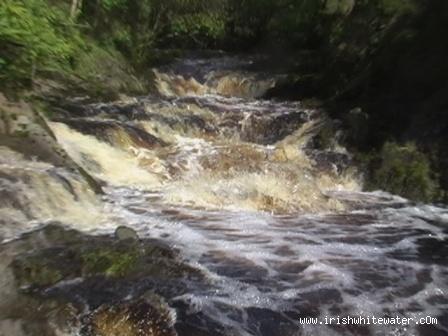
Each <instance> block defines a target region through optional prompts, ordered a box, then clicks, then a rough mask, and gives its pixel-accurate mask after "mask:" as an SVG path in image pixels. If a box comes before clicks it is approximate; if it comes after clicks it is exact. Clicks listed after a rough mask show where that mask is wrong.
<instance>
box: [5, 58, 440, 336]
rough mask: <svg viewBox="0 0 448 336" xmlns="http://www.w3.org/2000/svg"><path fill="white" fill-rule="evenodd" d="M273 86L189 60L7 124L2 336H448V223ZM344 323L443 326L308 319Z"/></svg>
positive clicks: (220, 61) (272, 78)
mask: <svg viewBox="0 0 448 336" xmlns="http://www.w3.org/2000/svg"><path fill="white" fill-rule="evenodd" d="M280 77H281V76H279V75H269V74H263V73H257V72H254V71H252V61H246V60H242V59H239V58H236V57H220V58H209V59H185V60H181V61H178V62H176V63H175V64H173V65H171V66H166V67H162V68H160V69H157V70H156V71H155V78H156V87H157V89H158V90H159V94H158V95H149V96H145V97H135V98H126V99H123V100H122V101H119V102H115V103H107V104H88V103H83V100H82V99H79V100H70V101H66V102H65V103H64V104H63V105H61V107H60V108H59V110H58V113H56V114H54V116H53V117H52V118H51V120H47V121H45V120H43V119H41V118H40V117H39V116H38V115H36V114H34V113H33V112H31V111H28V113H27V114H24V112H23V111H25V110H26V109H27V107H26V106H25V105H23V106H15V105H11V106H9V109H7V110H6V111H2V118H1V122H0V131H1V132H0V133H1V137H0V140H2V141H1V142H0V145H1V146H0V153H1V154H0V193H1V196H0V215H1V217H0V223H1V227H0V239H1V240H2V242H3V243H2V245H1V246H0V254H1V256H2V258H1V261H0V335H8V336H15V335H84V336H87V335H91V336H115V335H120V336H127V335H129V336H133V335H163V336H165V335H179V336H221V335H222V336H289V335H291V336H295V335H391V336H392V335H394V336H398V335H416V336H417V335H421V336H426V335H431V336H433V335H447V334H448V259H447V256H448V210H447V209H445V208H440V207H436V206H432V205H423V204H414V203H412V202H409V201H407V200H405V199H403V198H400V197H396V196H393V195H389V194H387V193H383V192H380V191H378V192H374V193H366V192H362V191H361V189H362V176H360V174H359V173H358V172H357V171H356V169H354V167H353V166H352V164H351V156H350V154H349V153H348V152H347V151H346V149H345V148H343V147H342V146H340V145H339V144H338V141H337V140H338V139H331V140H330V141H329V142H330V143H328V144H326V146H325V147H324V146H322V144H321V143H320V142H322V141H321V140H320V139H321V135H322V130H324V129H325V127H327V125H328V123H329V122H330V120H329V119H328V117H327V116H326V115H325V112H324V111H321V110H319V109H313V108H307V107H306V106H304V105H303V104H301V103H300V102H281V101H274V100H264V99H262V98H261V97H263V95H264V94H265V93H266V92H267V91H268V90H269V89H271V88H273V87H274V86H275V84H276V82H277V80H279V78H280ZM2 99H3V98H2ZM48 127H49V128H48ZM341 136H342V135H341ZM11 139H12V140H11ZM100 189H101V190H102V192H100ZM117 228H118V229H117ZM114 233H115V234H114ZM347 315H349V316H376V317H395V316H400V317H413V318H419V317H426V316H431V317H433V318H437V320H438V324H436V325H415V324H410V325H408V326H403V325H387V326H385V325H318V326H313V325H303V324H300V323H299V318H305V317H313V318H316V317H317V318H322V319H323V318H325V317H326V316H328V317H337V316H340V317H345V316H347Z"/></svg>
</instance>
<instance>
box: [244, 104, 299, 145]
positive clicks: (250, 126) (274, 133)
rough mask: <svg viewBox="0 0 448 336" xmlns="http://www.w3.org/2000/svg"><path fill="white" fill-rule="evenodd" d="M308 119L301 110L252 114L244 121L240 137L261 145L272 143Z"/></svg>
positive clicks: (290, 132)
mask: <svg viewBox="0 0 448 336" xmlns="http://www.w3.org/2000/svg"><path fill="white" fill-rule="evenodd" d="M306 121H308V115H307V114H306V113H305V112H303V111H298V112H291V113H280V114H274V115H267V116H266V115H256V114H252V115H250V116H248V118H247V119H246V120H245V121H244V123H243V127H242V135H241V138H242V140H244V141H249V142H255V143H259V144H263V145H269V144H273V143H275V142H277V141H279V140H282V139H284V138H285V137H286V136H288V135H290V134H292V133H293V132H294V131H296V130H297V129H298V128H299V127H300V125H303V124H304V123H305V122H306Z"/></svg>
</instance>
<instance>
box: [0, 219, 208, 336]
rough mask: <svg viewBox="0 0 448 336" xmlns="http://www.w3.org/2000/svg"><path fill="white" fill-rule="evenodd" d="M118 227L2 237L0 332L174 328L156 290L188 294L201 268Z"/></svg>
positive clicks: (146, 335)
mask: <svg viewBox="0 0 448 336" xmlns="http://www.w3.org/2000/svg"><path fill="white" fill-rule="evenodd" d="M117 231H118V233H117V234H116V237H114V236H87V235H84V234H82V233H80V232H78V231H75V230H68V229H65V228H63V227H61V226H59V225H57V224H56V223H55V224H52V225H49V226H47V227H45V228H43V229H40V230H36V231H34V232H30V233H27V234H24V235H23V236H22V237H21V238H20V239H17V240H15V241H11V242H8V243H6V244H3V245H0V254H1V255H2V256H3V260H2V261H0V294H1V296H2V300H0V335H3V334H4V335H8V336H10V335H14V336H16V335H22V334H23V335H31V336H38V335H39V336H56V335H61V334H75V333H76V332H74V331H73V332H72V330H75V329H76V330H78V329H82V330H83V332H84V333H83V334H82V335H89V336H102V335H107V336H114V335H120V336H134V335H135V336H171V335H176V333H175V331H174V329H173V325H174V319H175V318H174V315H172V313H171V311H170V308H169V306H168V304H167V303H166V302H165V299H163V298H162V297H159V296H158V295H156V294H153V293H152V291H153V290H154V291H157V293H159V294H161V295H163V296H164V297H168V298H171V297H176V296H179V295H183V294H185V293H186V291H187V289H186V288H187V287H186V284H187V283H188V282H189V281H200V282H201V283H202V282H203V276H202V274H201V273H200V272H199V271H198V270H196V269H194V268H192V267H191V266H189V265H187V264H186V263H184V262H183V261H182V260H181V259H180V257H179V255H178V253H177V252H176V251H173V250H172V249H171V248H169V247H168V246H166V245H164V244H163V243H161V242H158V241H155V240H151V239H140V240H139V239H138V237H137V236H136V233H135V232H134V231H133V230H132V229H129V228H127V227H120V228H118V229H117ZM117 238H118V239H117ZM136 238H137V239H136ZM204 283H205V282H204ZM148 291H151V292H150V293H148ZM89 311H92V313H89V314H88V315H87V317H85V316H84V317H83V315H84V314H85V313H86V312H89ZM30 330H32V331H30ZM9 331H10V332H9ZM22 331H23V333H22V334H21V332H22ZM69 331H70V332H69ZM2 333H3V334H2ZM76 334H78V333H76Z"/></svg>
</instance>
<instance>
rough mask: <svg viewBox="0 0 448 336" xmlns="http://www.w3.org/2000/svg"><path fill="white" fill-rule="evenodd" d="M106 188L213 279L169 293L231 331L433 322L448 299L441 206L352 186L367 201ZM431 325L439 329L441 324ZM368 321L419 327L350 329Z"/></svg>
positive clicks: (315, 330)
mask: <svg viewBox="0 0 448 336" xmlns="http://www.w3.org/2000/svg"><path fill="white" fill-rule="evenodd" d="M348 194H349V193H347V198H348ZM109 195H110V196H109V197H110V199H111V201H113V200H114V199H117V200H118V199H119V200H120V204H121V207H120V208H118V207H116V208H115V211H114V215H115V216H117V218H123V219H124V218H130V217H132V218H134V220H133V221H132V223H133V224H131V225H133V227H134V228H135V229H136V230H138V231H139V232H140V234H141V235H149V236H151V237H157V238H159V239H162V240H164V241H166V242H168V243H169V244H171V245H172V246H174V247H176V248H179V249H181V250H182V253H183V255H184V256H185V257H186V258H187V259H188V260H189V261H190V262H191V263H192V264H194V265H200V267H201V268H203V269H205V270H206V273H207V274H208V277H209V279H210V281H211V282H212V288H210V289H204V288H202V289H200V288H198V289H197V290H196V291H194V292H193V293H189V294H187V295H183V296H180V297H177V298H175V300H176V301H181V302H183V303H184V304H187V305H188V306H189V307H190V308H189V309H190V310H191V314H192V315H195V314H205V315H206V316H207V317H208V318H210V319H212V320H214V321H217V322H219V323H221V324H223V325H226V326H228V328H230V329H231V330H234V334H236V335H265V333H266V332H267V330H271V331H272V330H276V332H275V333H274V334H273V335H279V336H280V335H284V334H286V335H294V333H293V330H294V331H295V332H299V333H300V334H305V335H346V334H347V332H348V330H351V329H347V328H346V326H340V328H337V329H334V328H333V327H330V326H301V325H298V324H297V321H298V317H299V316H301V317H306V316H311V317H321V318H324V317H325V316H328V317H338V316H340V317H345V316H347V315H350V316H354V317H355V316H375V317H385V316H396V315H398V316H401V317H412V318H415V319H417V318H420V317H426V316H428V315H429V316H432V317H436V318H438V319H439V321H441V320H443V319H444V316H445V315H444V314H445V313H446V309H447V308H448V301H447V300H446V293H447V292H448V287H447V284H446V276H447V274H448V264H447V263H446V258H445V257H444V256H443V255H444V254H445V252H443V251H446V247H444V246H445V244H446V242H447V241H448V231H447V227H448V222H447V221H446V220H444V219H443V218H444V217H443V216H444V215H446V209H442V208H437V207H430V208H428V207H427V206H406V204H402V205H401V206H400V207H399V208H396V204H397V203H394V202H397V201H398V199H394V198H393V197H392V196H390V197H389V204H390V206H393V207H394V208H389V207H388V205H384V204H385V203H384V204H383V205H381V206H379V207H378V208H377V209H372V208H370V209H369V207H371V204H370V202H372V200H373V199H375V198H376V199H378V200H381V199H382V200H383V202H385V198H386V196H387V195H385V194H378V193H376V194H375V193H370V194H369V193H353V194H352V197H353V198H354V197H357V198H358V199H359V201H360V203H359V204H358V206H360V205H361V204H363V201H362V199H363V198H365V199H366V200H367V203H366V206H367V208H366V209H364V210H356V211H353V212H345V213H343V214H337V215H335V214H321V215H299V214H296V215H295V214H289V215H283V216H279V215H270V214H267V213H260V212H246V211H241V210H239V211H210V210H208V211H204V210H193V209H191V208H178V207H176V208H174V207H169V206H167V205H166V204H165V203H164V202H163V200H162V198H160V195H159V196H156V197H155V198H152V202H151V206H149V207H148V206H147V205H146V201H142V199H144V198H145V196H144V193H143V194H141V195H139V196H137V195H135V194H133V193H129V191H128V190H126V189H122V190H113V191H112V190H111V193H110V194H109ZM128 197H129V198H128ZM147 197H153V196H151V195H148V196H147ZM139 199H140V201H139ZM126 200H127V201H126ZM139 218H140V219H139ZM434 218H437V223H433V219H434ZM434 224H437V225H434ZM253 314H255V315H253ZM257 314H261V315H257ZM266 314H268V316H270V319H271V320H270V324H269V323H268V322H266V323H267V325H263V324H261V325H259V328H261V329H252V327H251V325H252V323H255V322H254V321H253V319H255V320H257V319H260V318H262V316H266ZM257 316H258V317H257ZM258 321H259V320H258ZM258 323H259V322H258ZM283 324H285V325H289V326H290V329H288V330H289V332H288V333H286V331H282V330H283V329H282V327H281V325H283ZM264 328H266V329H264ZM269 328H271V329H269ZM366 328H367V329H366ZM436 328H439V329H437V330H440V331H442V330H445V331H446V326H444V325H443V324H442V325H439V326H436ZM367 330H369V333H367V334H368V335H370V334H372V335H390V336H395V335H421V333H420V331H421V330H422V329H421V327H418V326H416V325H409V326H379V325H370V326H368V327H366V326H358V327H356V329H355V331H353V330H352V334H353V335H364V334H366V332H367ZM428 330H433V331H434V332H435V329H428Z"/></svg>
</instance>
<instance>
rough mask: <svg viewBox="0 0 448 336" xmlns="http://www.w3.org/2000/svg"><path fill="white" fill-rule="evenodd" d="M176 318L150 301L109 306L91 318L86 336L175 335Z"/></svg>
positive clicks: (98, 310)
mask: <svg viewBox="0 0 448 336" xmlns="http://www.w3.org/2000/svg"><path fill="white" fill-rule="evenodd" d="M173 322H174V321H173V318H172V316H171V314H170V312H169V311H168V310H166V309H160V307H158V308H156V307H155V306H154V305H152V304H151V303H149V302H147V301H146V300H138V301H136V302H127V303H121V304H113V305H105V306H101V307H100V308H98V309H97V310H96V311H94V312H93V313H92V314H91V315H90V316H89V323H88V327H87V328H85V330H84V331H83V333H82V334H83V335H85V336H175V335H177V334H176V332H175V330H174V328H173Z"/></svg>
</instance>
